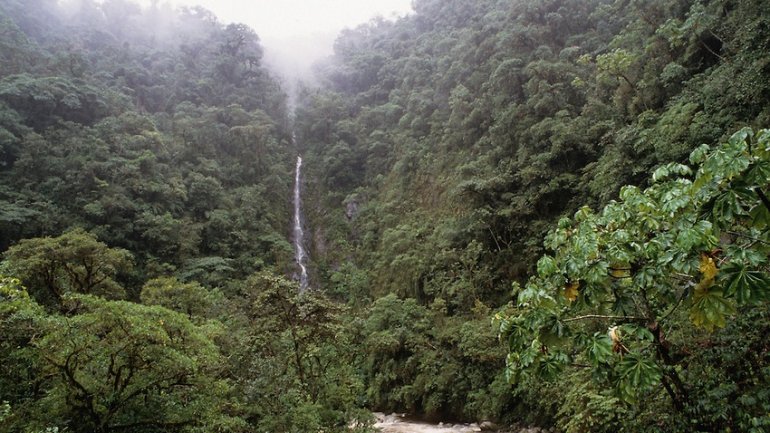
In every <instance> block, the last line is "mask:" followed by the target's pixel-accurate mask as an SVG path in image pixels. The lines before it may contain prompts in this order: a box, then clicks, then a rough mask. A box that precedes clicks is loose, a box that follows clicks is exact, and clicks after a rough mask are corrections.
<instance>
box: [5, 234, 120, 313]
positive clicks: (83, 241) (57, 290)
mask: <svg viewBox="0 0 770 433" xmlns="http://www.w3.org/2000/svg"><path fill="white" fill-rule="evenodd" d="M4 257H5V260H4V262H3V265H4V268H5V269H6V270H7V272H8V273H10V274H12V275H18V276H19V277H21V278H22V279H23V280H24V281H25V282H26V283H27V284H28V285H29V286H30V287H32V288H33V294H34V296H35V297H36V299H37V300H38V302H40V303H42V304H44V305H53V306H58V307H63V305H62V300H63V298H64V296H65V295H66V294H67V293H84V294H94V295H99V296H105V297H108V298H113V299H116V298H121V297H123V296H124V294H123V288H122V287H120V286H119V285H118V283H117V282H116V281H115V277H116V275H117V274H118V273H120V272H128V271H129V270H130V269H131V266H132V265H133V263H132V257H131V254H130V253H129V252H128V251H125V250H121V249H118V248H109V247H108V246H107V245H106V244H104V243H102V242H99V241H97V240H96V238H95V237H94V236H93V235H91V234H90V233H88V232H86V231H84V230H82V229H74V230H71V231H69V232H67V233H65V234H63V235H61V236H59V237H56V238H34V239H24V240H22V241H21V242H20V243H19V244H17V245H14V246H13V247H11V248H10V249H8V251H6V252H5V254H4Z"/></svg>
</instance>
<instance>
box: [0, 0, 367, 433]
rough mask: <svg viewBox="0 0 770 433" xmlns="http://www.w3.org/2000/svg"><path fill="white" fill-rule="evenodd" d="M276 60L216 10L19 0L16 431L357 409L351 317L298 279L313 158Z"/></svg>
mask: <svg viewBox="0 0 770 433" xmlns="http://www.w3.org/2000/svg"><path fill="white" fill-rule="evenodd" d="M261 59H262V47H261V45H260V43H259V38H258V36H257V34H256V33H255V32H254V30H253V29H250V28H248V27H246V26H244V25H236V24H232V25H224V24H222V23H220V22H219V21H218V20H217V18H216V17H215V16H214V15H212V14H211V13H210V12H208V11H206V10H204V9H200V8H192V9H181V10H174V9H171V8H169V7H161V6H157V3H156V6H153V7H151V8H149V9H144V10H143V9H141V8H140V7H139V6H138V5H136V4H133V3H131V2H129V1H124V0H108V1H105V2H95V1H88V0H86V1H80V2H65V3H62V5H60V4H59V3H58V2H57V1H54V0H39V1H27V0H19V1H16V0H3V1H0V158H1V159H0V249H2V251H3V252H4V253H3V256H2V257H3V262H2V268H0V274H3V275H5V276H3V277H2V279H1V280H0V336H1V337H0V404H1V405H2V406H0V431H4V432H5V431H9V432H21V431H24V432H38V431H39V432H43V431H47V432H52V431H72V432H84V433H85V432H89V433H90V432H149V431H153V432H161V431H162V432H171V431H222V432H223V431H232V432H236V431H239V432H251V431H256V430H259V431H286V432H288V431H318V430H319V429H321V428H324V426H331V427H329V428H333V427H334V426H340V425H346V422H347V420H349V419H351V418H354V417H355V416H356V413H355V408H356V405H354V402H355V393H356V392H357V388H356V386H355V384H356V383H357V382H356V379H355V377H354V376H353V375H352V370H351V368H350V364H351V363H350V362H348V361H347V360H348V359H349V358H350V357H351V356H352V355H350V354H349V351H348V349H347V347H348V346H347V343H346V339H347V338H348V337H347V335H348V334H347V328H345V327H344V326H343V325H345V326H347V324H345V323H343V322H342V319H341V314H342V311H343V308H342V307H341V306H338V305H335V304H332V303H329V302H327V301H326V300H325V299H324V298H323V297H322V296H321V295H320V294H317V295H316V294H310V295H308V296H305V297H303V298H302V300H301V302H300V299H299V298H298V297H297V293H296V287H295V286H294V284H293V283H291V282H290V280H288V279H284V278H283V277H281V275H287V276H289V275H291V274H292V273H293V272H294V263H293V260H292V255H293V251H292V247H291V244H290V242H289V240H288V235H289V230H290V227H289V221H290V218H291V198H290V197H291V188H292V183H293V175H292V171H293V169H294V160H295V158H296V150H295V149H294V148H293V146H292V141H291V130H290V125H289V113H288V112H287V106H286V104H287V102H286V101H287V95H286V94H284V92H283V90H282V88H281V85H280V81H279V79H278V78H277V77H274V76H273V75H272V74H271V72H270V71H268V70H267V69H266V68H265V66H264V65H263V64H262V60H261ZM6 276H7V277H6ZM311 354H312V357H311V356H310V355H311ZM329 360H333V361H334V364H332V365H331V366H329V365H327V364H329V362H330V361H329Z"/></svg>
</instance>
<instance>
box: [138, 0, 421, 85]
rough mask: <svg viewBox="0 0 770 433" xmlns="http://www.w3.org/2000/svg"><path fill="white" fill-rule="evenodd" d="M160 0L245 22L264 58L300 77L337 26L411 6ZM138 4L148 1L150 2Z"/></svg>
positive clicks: (406, 0) (380, 0) (381, 0)
mask: <svg viewBox="0 0 770 433" xmlns="http://www.w3.org/2000/svg"><path fill="white" fill-rule="evenodd" d="M165 2H169V3H171V4H174V5H187V6H192V5H201V6H203V7H205V8H206V9H208V10H210V11H212V12H214V13H215V14H216V15H217V16H218V17H219V19H220V20H221V21H222V22H224V23H230V22H242V23H245V24H248V25H249V26H251V27H252V28H253V29H254V30H255V31H256V32H257V34H258V35H259V37H260V38H261V39H262V43H263V45H264V46H265V49H266V52H265V56H266V60H267V61H268V62H269V63H273V64H274V65H275V66H276V67H277V68H279V69H281V70H282V72H283V73H284V74H285V75H288V76H303V75H306V74H307V71H308V70H309V68H310V64H311V63H312V62H314V61H316V60H318V59H319V58H321V57H325V56H328V55H330V54H331V52H332V45H333V43H334V39H335V37H336V35H337V34H338V33H339V32H340V31H341V30H342V29H344V28H352V27H356V26H357V25H359V24H363V23H365V22H367V21H369V20H370V19H372V18H374V17H375V16H378V15H379V16H382V17H384V18H395V17H397V16H402V15H405V14H407V13H409V12H410V11H411V10H412V6H411V3H412V0H161V3H165ZM139 3H142V4H144V5H149V4H150V3H151V0H139Z"/></svg>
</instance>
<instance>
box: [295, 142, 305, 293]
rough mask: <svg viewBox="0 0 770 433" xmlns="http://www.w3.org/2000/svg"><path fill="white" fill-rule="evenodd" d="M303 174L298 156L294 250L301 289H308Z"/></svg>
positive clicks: (300, 159) (302, 290) (301, 290)
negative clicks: (301, 193)
mask: <svg viewBox="0 0 770 433" xmlns="http://www.w3.org/2000/svg"><path fill="white" fill-rule="evenodd" d="M301 175H302V157H301V156H297V169H296V172H295V174H294V251H295V256H294V258H295V260H296V261H297V264H298V265H299V269H300V274H299V291H300V293H302V292H304V291H305V290H307V287H308V278H307V252H306V251H305V246H304V244H303V243H304V240H305V232H304V230H302V207H301V204H302V197H301V195H300V192H301V188H300V180H301Z"/></svg>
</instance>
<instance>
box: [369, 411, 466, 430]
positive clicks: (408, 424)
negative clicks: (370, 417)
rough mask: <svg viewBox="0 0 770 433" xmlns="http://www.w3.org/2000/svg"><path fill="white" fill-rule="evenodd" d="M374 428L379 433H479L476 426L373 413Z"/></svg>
mask: <svg viewBox="0 0 770 433" xmlns="http://www.w3.org/2000/svg"><path fill="white" fill-rule="evenodd" d="M374 416H375V417H376V419H377V422H375V424H374V427H375V428H376V429H377V430H379V431H380V432H381V433H472V432H480V431H481V428H480V427H479V425H478V424H475V423H474V424H443V423H440V424H428V423H423V422H418V421H410V420H409V419H406V418H403V417H400V416H398V415H396V414H391V415H385V414H382V413H375V414H374Z"/></svg>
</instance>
